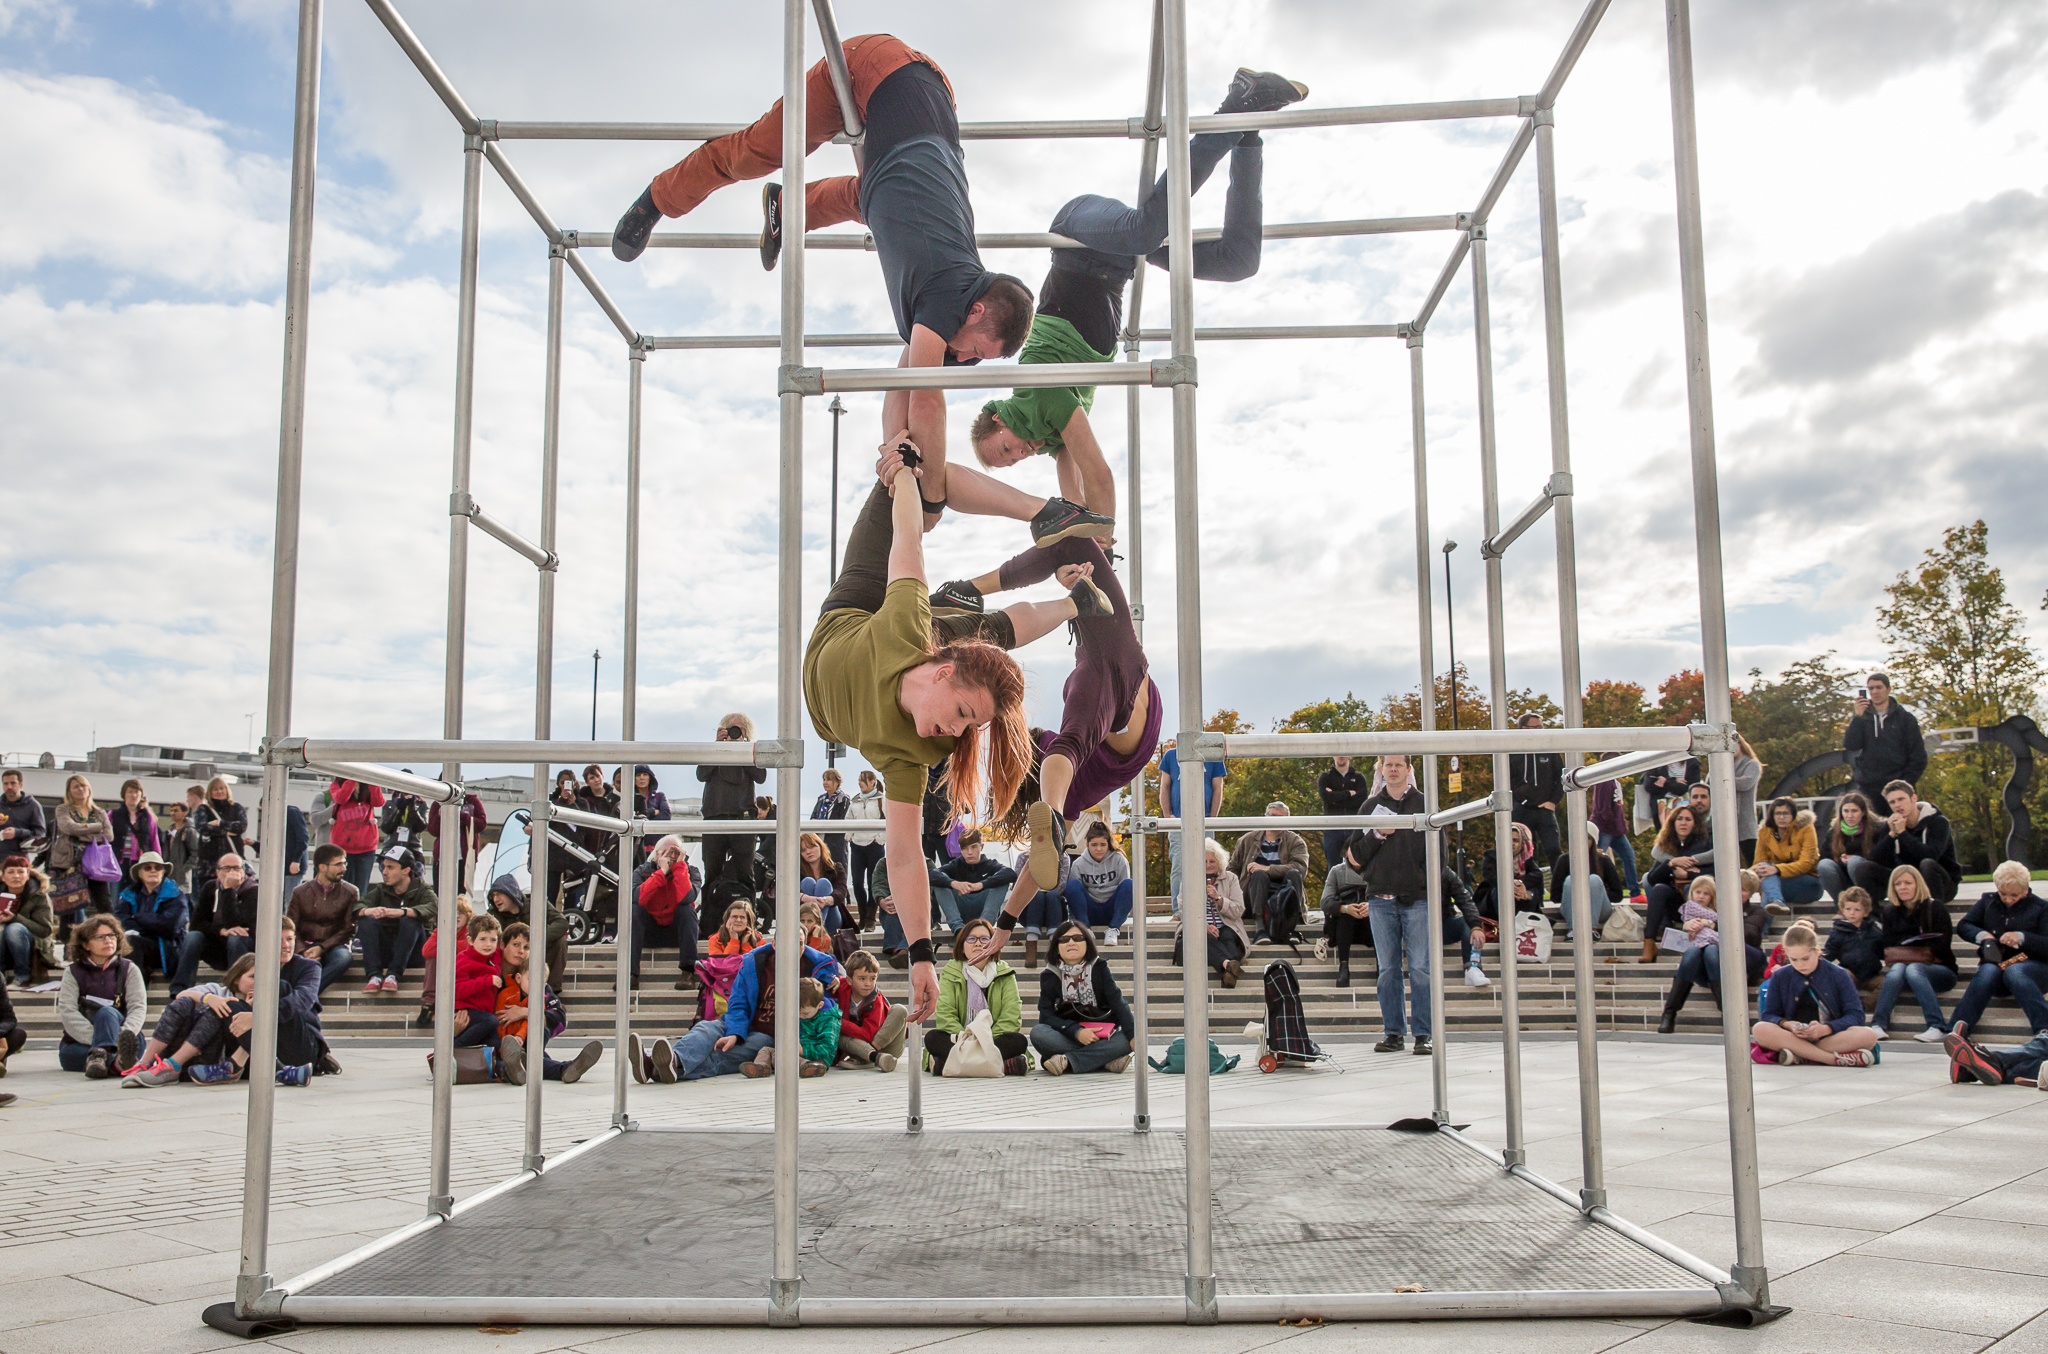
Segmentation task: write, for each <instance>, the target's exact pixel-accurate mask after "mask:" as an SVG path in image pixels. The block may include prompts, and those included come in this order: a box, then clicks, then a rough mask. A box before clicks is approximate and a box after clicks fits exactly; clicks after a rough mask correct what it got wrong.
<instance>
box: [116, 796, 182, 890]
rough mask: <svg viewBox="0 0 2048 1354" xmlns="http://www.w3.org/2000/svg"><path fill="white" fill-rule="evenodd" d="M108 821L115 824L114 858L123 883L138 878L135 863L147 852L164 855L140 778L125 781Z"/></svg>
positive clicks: (161, 842) (154, 819) (153, 815)
mask: <svg viewBox="0 0 2048 1354" xmlns="http://www.w3.org/2000/svg"><path fill="white" fill-rule="evenodd" d="M107 821H108V822H109V823H111V824H113V827H114V839H113V841H114V859H115V860H117V861H119V862H120V863H121V881H120V882H122V883H124V884H125V883H128V882H130V881H131V880H133V879H134V878H135V875H134V873H133V872H134V869H135V862H136V861H137V860H138V859H140V858H141V856H142V853H143V852H144V851H153V852H155V853H156V854H157V855H162V854H163V849H164V844H163V841H162V839H161V838H160V837H158V835H157V830H156V815H155V814H154V813H151V812H150V809H149V797H148V796H147V795H145V794H144V793H143V790H142V782H141V781H139V780H135V779H132V778H131V779H129V780H126V781H123V782H122V784H121V802H120V803H119V804H118V805H116V806H115V808H114V810H113V812H111V813H109V814H108V815H107ZM167 868H168V867H167Z"/></svg>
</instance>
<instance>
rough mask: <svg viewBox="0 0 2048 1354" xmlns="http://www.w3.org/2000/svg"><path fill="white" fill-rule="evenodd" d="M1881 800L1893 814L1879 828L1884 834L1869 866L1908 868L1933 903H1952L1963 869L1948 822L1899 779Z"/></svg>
mask: <svg viewBox="0 0 2048 1354" xmlns="http://www.w3.org/2000/svg"><path fill="white" fill-rule="evenodd" d="M1884 801H1885V803H1886V804H1888V805H1889V806H1890V807H1891V811H1892V812H1891V816H1890V817H1889V818H1887V819H1886V820H1885V821H1884V822H1883V823H1881V824H1880V825H1879V826H1880V827H1881V828H1882V829H1883V831H1882V833H1881V835H1879V837H1878V839H1877V845H1876V847H1875V848H1873V849H1872V851H1871V855H1870V861H1871V864H1873V865H1875V866H1877V867H1878V868H1879V869H1880V870H1885V871H1891V870H1893V869H1896V868H1897V867H1899V866H1901V865H1911V866H1912V867H1913V868H1914V869H1916V870H1918V871H1920V877H1921V878H1922V879H1925V880H1926V881H1927V889H1928V891H1929V892H1930V893H1932V894H1933V895H1934V898H1935V901H1936V902H1941V903H1946V902H1952V901H1954V899H1955V896H1956V889H1957V887H1958V886H1959V885H1960V884H1961V882H1962V878H1963V867H1962V863H1961V862H1960V861H1958V860H1957V859H1956V837H1955V833H1954V831H1953V830H1952V829H1951V828H1950V827H1949V822H1948V819H1947V818H1945V817H1943V816H1942V812H1941V810H1940V809H1937V808H1935V807H1934V805H1932V804H1930V803H1928V802H1927V801H1926V800H1924V799H1922V798H1921V797H1920V795H1919V792H1918V791H1916V790H1914V788H1913V787H1912V786H1911V785H1909V784H1907V783H1906V782H1905V781H1902V780H1895V781H1893V782H1892V783H1891V784H1889V785H1887V786H1885V787H1884Z"/></svg>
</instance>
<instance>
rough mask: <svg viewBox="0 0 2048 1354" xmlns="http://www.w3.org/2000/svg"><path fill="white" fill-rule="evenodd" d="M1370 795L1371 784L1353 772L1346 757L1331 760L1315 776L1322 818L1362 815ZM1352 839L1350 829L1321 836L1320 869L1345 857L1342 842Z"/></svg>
mask: <svg viewBox="0 0 2048 1354" xmlns="http://www.w3.org/2000/svg"><path fill="white" fill-rule="evenodd" d="M1371 794H1372V783H1371V782H1370V781H1368V780H1366V778H1365V777H1364V776H1363V775H1362V774H1360V773H1359V772H1358V771H1356V770H1354V769H1353V768H1352V765H1351V759H1350V758H1349V757H1332V758H1331V759H1330V769H1329V770H1328V771H1325V772H1323V774H1322V775H1320V776H1317V777H1316V796H1317V797H1318V798H1319V799H1321V800H1322V801H1323V814H1324V816H1325V817H1330V818H1339V817H1350V816H1351V815H1353V814H1357V813H1363V812H1364V811H1365V810H1364V805H1365V801H1366V798H1367V796H1369V795H1371ZM1350 840H1351V829H1350V828H1334V829H1329V830H1326V831H1325V832H1324V833H1323V868H1324V869H1326V870H1329V869H1334V868H1335V867H1336V865H1337V862H1338V861H1340V860H1342V859H1343V858H1344V843H1346V842H1348V841H1350Z"/></svg>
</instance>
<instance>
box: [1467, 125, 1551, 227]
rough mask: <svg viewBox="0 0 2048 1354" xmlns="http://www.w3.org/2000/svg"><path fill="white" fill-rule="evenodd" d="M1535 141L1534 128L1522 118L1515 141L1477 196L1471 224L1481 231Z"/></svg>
mask: <svg viewBox="0 0 2048 1354" xmlns="http://www.w3.org/2000/svg"><path fill="white" fill-rule="evenodd" d="M1535 139H1536V129H1535V126H1534V125H1533V124H1532V123H1531V122H1530V120H1529V119H1527V118H1524V119H1523V120H1522V125H1521V127H1520V128H1519V129H1517V130H1516V132H1515V139H1514V140H1512V141H1510V142H1509V143H1508V150H1507V154H1505V155H1503V156H1502V157H1501V160H1500V167H1499V168H1497V169H1495V170H1494V171H1493V177H1492V178H1491V179H1488V180H1487V182H1486V191H1485V192H1483V193H1481V194H1480V195H1479V205H1478V206H1476V207H1474V208H1473V209H1472V224H1473V225H1474V226H1476V227H1478V228H1479V229H1481V230H1484V229H1485V228H1486V223H1487V221H1488V220H1490V219H1491V218H1492V216H1493V209H1494V207H1495V206H1496V205H1498V204H1499V202H1500V195H1501V194H1502V193H1505V192H1506V191H1507V190H1508V184H1509V183H1511V182H1513V180H1514V177H1515V170H1516V169H1518V168H1520V167H1521V163H1522V157H1523V156H1524V155H1527V154H1528V153H1529V146H1530V145H1531V143H1533V142H1534V141H1535Z"/></svg>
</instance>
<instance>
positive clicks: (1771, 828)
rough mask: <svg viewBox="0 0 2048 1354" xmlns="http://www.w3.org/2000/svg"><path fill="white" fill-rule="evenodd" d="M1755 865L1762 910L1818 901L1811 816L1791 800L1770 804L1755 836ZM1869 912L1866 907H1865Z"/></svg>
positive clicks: (1816, 849)
mask: <svg viewBox="0 0 2048 1354" xmlns="http://www.w3.org/2000/svg"><path fill="white" fill-rule="evenodd" d="M1754 859H1755V861H1756V864H1755V865H1754V866H1753V867H1752V868H1753V869H1755V871H1756V876H1757V878H1758V879H1761V880H1762V881H1763V885H1764V910H1765V911H1766V912H1790V911H1791V910H1792V909H1793V908H1795V907H1798V906H1801V905H1803V904H1806V903H1817V902H1819V901H1820V894H1821V885H1820V876H1819V875H1818V874H1817V873H1815V867H1816V866H1817V865H1818V863H1819V861H1820V846H1819V843H1818V842H1817V841H1816V840H1815V838H1814V835H1813V814H1812V813H1811V812H1809V811H1808V810H1805V809H1802V808H1800V807H1799V806H1798V805H1797V804H1795V803H1793V802H1792V801H1791V799H1789V798H1786V797H1784V796H1780V797H1779V798H1777V799H1774V800H1772V801H1771V820H1770V821H1769V822H1768V823H1765V824H1764V825H1763V827H1762V829H1761V830H1760V831H1759V832H1758V834H1757V839H1756V851H1755V855H1754ZM1864 907H1865V910H1866V911H1868V910H1869V904H1868V902H1867V901H1866V902H1865V904H1864Z"/></svg>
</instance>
